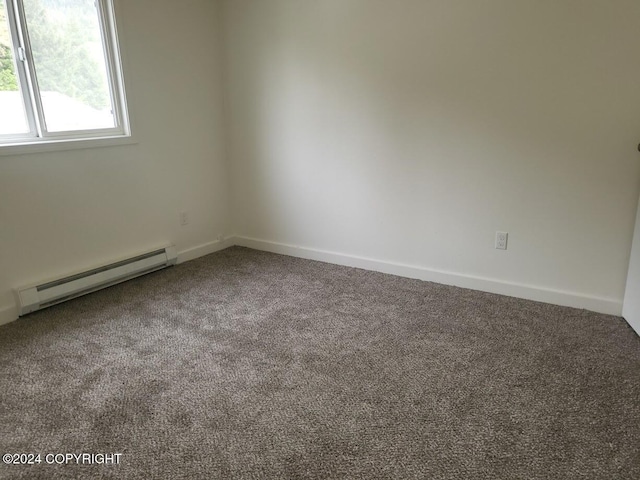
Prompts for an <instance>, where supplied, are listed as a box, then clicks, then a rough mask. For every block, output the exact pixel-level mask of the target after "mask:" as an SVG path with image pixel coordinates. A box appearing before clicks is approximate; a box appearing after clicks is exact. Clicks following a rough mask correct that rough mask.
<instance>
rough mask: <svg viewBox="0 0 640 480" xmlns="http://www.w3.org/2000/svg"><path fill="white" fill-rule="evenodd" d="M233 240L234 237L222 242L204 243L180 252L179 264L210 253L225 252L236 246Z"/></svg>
mask: <svg viewBox="0 0 640 480" xmlns="http://www.w3.org/2000/svg"><path fill="white" fill-rule="evenodd" d="M233 238H234V237H225V238H223V239H222V240H215V241H213V242H207V243H203V244H202V245H197V246H195V247H191V248H187V249H186V250H182V251H180V252H178V261H177V263H178V264H180V263H184V262H188V261H189V260H195V259H196V258H199V257H203V256H205V255H209V254H210V253H215V252H217V251H219V250H224V249H225V248H227V247H231V246H232V245H234V243H233V241H232V240H233Z"/></svg>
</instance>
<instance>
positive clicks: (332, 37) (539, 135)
mask: <svg viewBox="0 0 640 480" xmlns="http://www.w3.org/2000/svg"><path fill="white" fill-rule="evenodd" d="M224 15H225V22H224V25H225V30H226V32H225V52H226V53H225V65H224V71H225V76H226V88H227V92H228V103H229V112H230V115H229V127H230V134H229V140H230V143H229V151H230V152H231V160H232V162H231V165H232V179H233V189H232V191H233V199H232V204H233V212H234V227H235V230H236V232H237V233H238V234H239V235H240V236H241V237H252V238H254V239H258V241H255V240H248V239H245V240H244V243H247V244H253V245H256V246H260V245H261V246H262V247H264V248H272V249H275V250H277V249H278V248H280V249H284V251H287V250H289V251H291V252H295V251H298V252H305V251H306V252H310V251H316V250H318V249H319V250H328V251H331V252H337V253H338V254H340V255H337V256H336V255H333V257H332V256H331V255H329V256H327V257H326V258H334V259H336V258H343V259H346V258H349V256H353V255H355V256H360V257H367V258H369V259H374V260H379V261H383V262H391V263H392V264H396V263H400V264H404V265H405V266H409V267H418V270H420V271H422V272H426V273H424V277H425V278H435V279H438V278H454V279H455V278H458V277H459V278H460V279H462V280H464V278H470V277H471V278H472V279H473V281H462V280H461V281H460V282H458V283H459V284H462V285H467V286H474V285H475V286H479V288H483V285H484V287H486V289H488V290H494V291H499V292H500V291H502V292H504V293H510V292H514V290H513V288H511V287H512V286H513V285H514V284H516V285H519V286H520V287H522V288H520V290H519V292H520V293H519V294H520V295H521V296H528V297H530V298H537V299H541V300H545V299H549V298H552V299H555V300H554V301H557V302H558V303H566V304H572V305H576V306H588V307H589V308H594V309H600V310H603V311H609V312H612V313H618V314H619V313H620V308H621V301H622V296H623V292H624V285H625V276H626V271H627V265H628V260H629V251H630V243H631V237H632V229H633V221H634V215H635V207H636V202H637V198H638V193H639V187H640V185H639V179H640V161H639V159H638V153H637V151H636V145H637V143H638V141H639V140H640V88H638V86H639V85H640V62H637V61H636V59H637V53H638V45H640V28H638V25H640V2H638V1H637V0H615V1H601V0H579V1H578V0H561V1H538V0H527V1H525V0H518V1H513V0H484V1H481V2H479V1H476V0H457V1H450V0H428V1H427V0H415V1H410V0H403V1H398V0H394V1H390V0H323V1H308V0H306V1H301V0H270V1H263V2H255V1H251V0H229V1H226V2H224ZM496 230H505V231H508V232H509V234H510V237H509V249H508V250H507V251H498V250H494V248H493V241H494V234H495V231H496ZM241 242H242V240H241ZM274 242H275V243H274ZM277 243H284V244H290V245H294V246H302V247H305V248H307V249H310V250H300V249H297V250H296V248H289V247H286V246H285V247H282V246H278V245H277ZM342 255H346V256H342ZM316 257H318V258H322V254H320V255H316ZM365 264H366V262H365ZM370 264H371V265H374V264H375V262H370ZM381 265H382V264H381ZM418 270H416V271H418ZM428 272H435V273H438V272H440V273H442V272H445V274H443V275H444V276H443V275H440V276H438V275H435V274H434V275H435V276H433V275H432V276H431V277H430V276H429V273H428ZM446 272H448V273H450V274H453V275H446ZM417 276H420V275H417ZM476 277H478V278H479V279H480V280H479V281H478V278H476ZM492 280H493V281H492ZM483 282H484V283H483ZM451 283H456V282H455V281H452V282H451ZM545 292H546V293H545ZM549 292H551V293H552V295H551V296H549V295H547V294H548V293H549Z"/></svg>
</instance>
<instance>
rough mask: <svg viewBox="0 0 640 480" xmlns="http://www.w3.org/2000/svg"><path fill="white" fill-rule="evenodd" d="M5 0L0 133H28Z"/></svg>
mask: <svg viewBox="0 0 640 480" xmlns="http://www.w3.org/2000/svg"><path fill="white" fill-rule="evenodd" d="M11 45H12V44H11V34H10V33H9V23H8V19H7V9H6V3H5V0H0V135H4V134H19V133H29V124H28V123H27V117H26V115H25V112H24V103H23V102H22V94H21V93H20V87H19V86H18V78H17V75H16V68H15V63H14V58H13V47H12V46H11Z"/></svg>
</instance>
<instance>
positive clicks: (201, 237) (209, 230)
mask: <svg viewBox="0 0 640 480" xmlns="http://www.w3.org/2000/svg"><path fill="white" fill-rule="evenodd" d="M116 8H117V14H118V20H119V22H118V27H119V30H120V36H121V47H122V50H123V54H124V56H125V77H126V83H127V94H128V99H129V103H130V106H131V111H132V114H133V116H134V119H133V120H134V124H133V127H134V133H135V136H136V139H137V141H138V143H137V144H135V145H126V146H118V147H108V148H96V149H88V150H70V151H62V152H55V153H39V154H31V155H17V156H0V225H1V228H0V310H1V309H2V308H3V307H4V308H6V307H10V306H12V305H13V302H14V298H13V295H12V289H13V288H15V287H19V286H23V285H25V284H29V283H31V282H36V281H40V280H42V279H44V278H47V277H51V276H57V275H60V274H63V273H66V272H69V271H73V270H76V269H81V268H84V267H87V266H93V265H99V264H100V263H102V262H103V261H108V260H112V259H114V258H119V257H122V256H126V255H128V254H132V253H136V252H139V251H146V250H147V249H149V248H151V247H155V246H158V245H163V244H167V243H174V244H175V245H176V247H177V249H178V250H179V251H180V250H188V249H189V248H192V247H195V246H198V245H202V244H206V243H208V242H212V241H215V239H216V237H217V235H219V234H224V233H226V232H225V231H226V230H227V228H228V190H227V171H226V164H225V158H224V148H223V145H222V141H223V138H222V137H223V135H222V128H223V121H222V109H221V103H222V102H221V88H220V87H221V78H222V77H221V72H220V62H219V60H220V59H219V53H220V50H219V48H220V42H219V39H220V28H218V25H219V21H220V16H219V6H218V4H217V2H212V1H208V0H190V1H189V2H174V1H170V0H162V1H157V0H136V1H134V2H129V1H119V2H117V3H116ZM181 211H188V212H189V224H188V225H186V226H181V225H180V222H179V212H181Z"/></svg>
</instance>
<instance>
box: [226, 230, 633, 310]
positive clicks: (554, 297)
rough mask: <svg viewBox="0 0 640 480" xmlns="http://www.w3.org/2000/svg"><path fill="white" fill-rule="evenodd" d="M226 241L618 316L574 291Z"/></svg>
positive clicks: (613, 306) (607, 302)
mask: <svg viewBox="0 0 640 480" xmlns="http://www.w3.org/2000/svg"><path fill="white" fill-rule="evenodd" d="M229 241H230V244H232V245H238V246H242V247H248V248H253V249H255V250H264V251H267V252H273V253H280V254H283V255H290V256H292V257H300V258H306V259H309V260H318V261H321V262H327V263H334V264H338V265H345V266H348V267H357V268H362V269H364V270H373V271H376V272H382V273H389V274H392V275H398V276H400V277H408V278H416V279H419V280H426V281H429V282H436V283H442V284H445V285H454V286H457V287H462V288H469V289H471V290H480V291H483V292H490V293H497V294H500V295H506V296H509V297H517V298H524V299H527V300H535V301H537V302H544V303H551V304H554V305H562V306H566V307H575V308H583V309H585V310H591V311H594V312H599V313H606V314H609V315H617V316H620V315H621V314H622V300H618V299H615V298H604V297H596V296H590V295H584V294H581V293H577V292H567V291H562V290H553V289H548V288H543V287H537V286H534V285H525V284H519V283H514V282H505V281H502V280H496V279H493V278H483V277H477V276H473V275H465V274H460V273H453V272H446V271H440V270H433V269H429V268H425V267H421V266H416V265H407V264H402V263H396V262H387V261H380V260H375V259H373V258H366V257H359V256H356V255H347V254H343V253H338V252H330V251H326V250H319V249H314V248H307V247H300V246H297V245H288V244H285V243H278V242H271V241H268V240H262V239H258V238H251V237H243V236H235V237H232V238H230V239H229Z"/></svg>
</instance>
